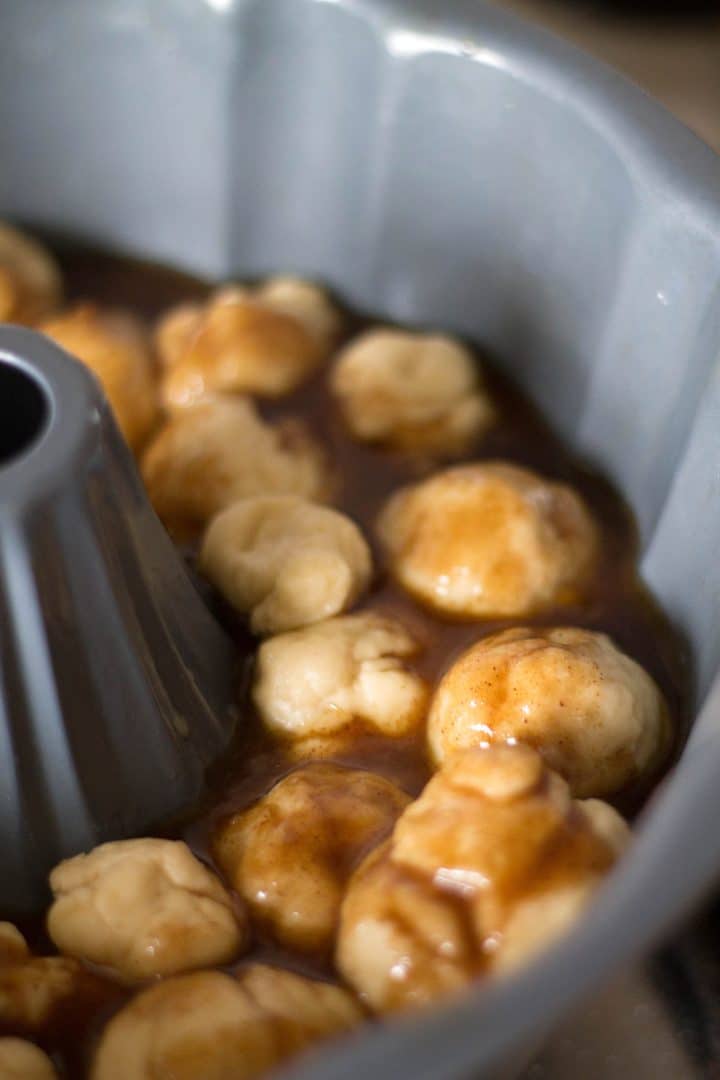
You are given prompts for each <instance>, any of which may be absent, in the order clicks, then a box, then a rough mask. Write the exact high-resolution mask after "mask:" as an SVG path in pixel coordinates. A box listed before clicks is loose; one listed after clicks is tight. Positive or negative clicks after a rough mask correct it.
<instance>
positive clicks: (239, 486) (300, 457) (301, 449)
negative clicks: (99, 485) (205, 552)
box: [142, 398, 329, 539]
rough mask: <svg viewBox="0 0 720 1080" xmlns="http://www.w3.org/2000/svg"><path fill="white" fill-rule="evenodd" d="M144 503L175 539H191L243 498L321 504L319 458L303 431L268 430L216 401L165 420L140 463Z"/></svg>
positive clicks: (231, 403) (249, 411)
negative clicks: (279, 497)
mask: <svg viewBox="0 0 720 1080" xmlns="http://www.w3.org/2000/svg"><path fill="white" fill-rule="evenodd" d="M142 474H143V479H144V481H145V486H146V487H147V490H148V494H149V496H150V499H151V501H152V503H153V506H154V507H155V510H156V511H157V513H158V515H159V516H160V517H161V518H162V520H163V522H164V523H165V525H166V527H167V528H168V529H169V530H170V531H171V532H172V533H173V534H174V535H175V536H176V537H178V538H180V539H186V538H190V537H193V536H196V535H197V533H198V532H199V531H200V530H202V528H203V527H204V526H205V524H206V523H207V522H208V521H209V520H210V518H211V517H213V515H214V514H217V513H218V512H219V511H220V510H222V509H224V507H226V506H229V505H230V504H231V503H234V502H236V501H237V500H238V499H243V498H246V497H247V496H249V495H267V494H281V493H292V494H294V495H303V496H305V497H307V498H308V499H316V498H320V497H322V496H324V495H325V494H326V493H327V491H328V488H329V477H328V472H327V468H326V464H325V460H324V456H323V454H322V452H321V451H320V449H319V448H318V446H317V445H316V444H315V443H314V442H313V440H312V439H311V438H310V436H309V435H308V434H307V432H306V430H305V428H304V426H303V425H301V424H300V423H298V422H295V421H286V422H285V423H284V424H278V425H277V426H275V427H272V426H271V425H270V424H266V423H265V422H264V421H263V420H262V419H261V418H260V416H259V415H258V413H257V411H256V409H255V407H254V405H253V404H252V403H251V402H250V401H248V400H246V399H243V398H235V399H230V398H226V399H221V398H219V399H217V400H215V401H212V402H207V403H206V404H204V405H197V406H196V407H195V408H193V409H186V410H184V411H183V412H180V413H177V414H176V415H175V416H173V417H172V418H171V419H170V420H169V421H168V423H167V424H165V426H164V427H163V428H162V429H161V430H160V431H159V432H158V434H157V436H156V437H155V438H154V439H153V441H152V443H151V444H150V446H149V447H148V449H147V451H146V452H145V455H144V457H143V461H142Z"/></svg>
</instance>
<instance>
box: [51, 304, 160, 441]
mask: <svg viewBox="0 0 720 1080" xmlns="http://www.w3.org/2000/svg"><path fill="white" fill-rule="evenodd" d="M39 329H40V330H42V332H43V333H44V334H47V336H48V337H50V338H52V339H53V341H55V342H56V344H57V345H59V346H60V347H61V348H63V349H65V350H66V351H67V352H69V353H71V354H72V355H73V356H74V357H75V358H76V359H77V360H80V361H82V363H83V364H85V365H86V366H87V367H89V368H90V370H91V371H93V372H94V373H95V375H97V377H98V378H99V379H100V382H101V383H102V385H103V389H104V390H105V393H106V394H107V397H108V400H109V402H110V404H111V406H112V409H113V412H114V413H115V418H116V419H117V422H118V425H119V427H120V430H121V431H122V433H123V435H124V436H125V438H126V440H127V442H128V444H129V446H130V448H131V450H133V451H134V452H136V453H137V452H138V451H139V450H140V449H141V448H142V446H143V444H144V443H145V442H146V440H147V438H148V436H149V435H150V432H151V431H152V429H153V427H154V425H155V422H156V420H157V418H158V402H157V389H156V386H155V379H154V375H153V370H152V360H151V356H150V348H149V344H148V341H147V339H146V336H145V333H144V331H143V329H142V327H141V325H140V323H139V322H138V320H137V319H135V317H134V316H132V315H130V314H129V313H127V312H120V311H104V310H101V309H100V308H98V307H96V306H95V305H94V304H80V305H78V306H77V307H74V308H71V309H70V310H69V311H66V312H65V313H64V314H62V315H58V316H56V317H55V318H54V319H50V320H48V321H47V322H44V323H43V324H42V325H41V326H40V327H39Z"/></svg>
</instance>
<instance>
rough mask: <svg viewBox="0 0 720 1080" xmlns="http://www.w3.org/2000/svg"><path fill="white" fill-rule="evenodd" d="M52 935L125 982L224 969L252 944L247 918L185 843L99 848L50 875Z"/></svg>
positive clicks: (147, 842)
mask: <svg viewBox="0 0 720 1080" xmlns="http://www.w3.org/2000/svg"><path fill="white" fill-rule="evenodd" d="M50 887H51V888H52V890H53V893H54V895H55V901H54V903H53V905H52V907H51V908H50V910H49V912H48V918H47V925H48V932H49V934H50V937H51V938H52V940H53V941H54V943H55V944H56V945H57V947H58V948H59V949H60V950H61V951H62V952H64V953H67V954H69V955H70V956H75V957H78V958H80V959H83V960H90V961H92V962H93V963H95V964H101V965H103V966H104V967H108V968H110V969H112V971H113V972H114V973H115V975H116V976H117V977H118V978H119V979H121V980H123V981H124V982H128V983H133V982H136V981H141V980H143V979H148V978H152V977H154V976H157V975H171V974H173V973H175V972H178V971H189V970H192V969H193V968H198V967H202V966H204V965H206V964H222V963H225V962H226V961H228V960H231V959H232V958H233V957H234V956H236V955H237V954H238V953H239V952H240V951H241V950H242V949H243V947H244V946H245V945H246V944H247V938H248V932H247V919H246V916H245V914H244V912H242V911H240V910H239V909H238V907H237V905H234V904H233V901H232V899H231V897H230V895H229V893H228V892H227V891H226V889H225V888H224V887H223V885H222V884H221V882H220V880H219V879H218V878H217V877H216V876H215V875H214V874H212V873H211V872H210V871H209V870H208V869H207V867H205V866H204V865H203V864H202V863H201V862H200V861H199V859H196V858H195V856H194V855H193V854H192V852H191V851H190V849H189V848H188V847H187V845H186V844H184V843H182V842H181V841H171V840H156V839H150V838H146V839H140V840H118V841H115V842H113V843H108V844H101V845H100V846H99V847H96V848H94V849H93V850H92V851H91V852H90V853H89V854H88V855H77V856H75V857H74V858H72V859H66V860H65V861H64V862H61V863H60V864H59V865H58V866H56V867H55V869H54V870H53V871H52V873H51V875H50Z"/></svg>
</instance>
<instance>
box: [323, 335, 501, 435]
mask: <svg viewBox="0 0 720 1080" xmlns="http://www.w3.org/2000/svg"><path fill="white" fill-rule="evenodd" d="M332 389H333V391H334V393H335V395H336V396H337V398H338V400H339V402H340V406H341V408H342V411H343V414H344V416H345V420H346V422H347V424H348V427H349V428H350V430H351V432H352V433H353V435H355V436H356V438H358V439H362V440H363V441H365V442H379V443H384V444H385V445H387V446H392V447H395V448H397V449H402V450H418V451H430V452H438V453H449V454H454V453H460V452H462V451H463V450H464V449H466V448H467V447H468V446H469V444H470V443H471V442H472V441H473V440H474V439H476V438H477V437H478V435H480V434H481V433H482V432H483V431H485V430H486V429H487V428H488V427H489V426H490V425H491V424H492V422H493V419H494V411H493V407H492V405H491V403H490V400H489V398H488V395H487V393H486V391H485V390H484V389H483V387H482V384H481V377H480V368H479V365H478V364H477V363H476V361H475V360H474V359H473V356H472V353H470V352H469V350H468V349H466V348H464V346H462V345H460V344H459V343H458V342H456V341H453V340H452V339H451V338H447V337H439V336H437V335H432V334H418V333H408V332H407V331H402V330H385V329H376V330H370V331H368V332H367V333H365V334H362V335H361V336H360V337H359V338H356V339H355V340H354V341H351V342H350V344H349V345H347V346H346V348H345V349H344V350H343V351H342V353H341V354H340V356H339V357H338V360H337V363H336V365H335V368H334V370H333V374H332Z"/></svg>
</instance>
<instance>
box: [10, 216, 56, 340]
mask: <svg viewBox="0 0 720 1080" xmlns="http://www.w3.org/2000/svg"><path fill="white" fill-rule="evenodd" d="M61 295H62V281H61V278H60V270H59V268H58V266H57V264H56V262H55V260H54V259H53V257H52V255H51V254H50V252H49V251H47V250H46V249H45V248H44V247H43V246H42V244H39V243H38V242H37V241H36V240H32V239H31V238H30V237H29V236H27V235H26V234H25V233H23V232H20V230H19V229H14V228H13V227H12V226H11V225H6V224H5V223H4V222H2V221H0V323H4V322H7V323H24V324H26V325H27V326H34V325H35V324H36V323H38V322H39V321H40V320H41V319H45V318H47V317H48V315H51V314H52V313H53V311H55V309H56V308H57V307H58V305H59V303H60V299H61Z"/></svg>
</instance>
